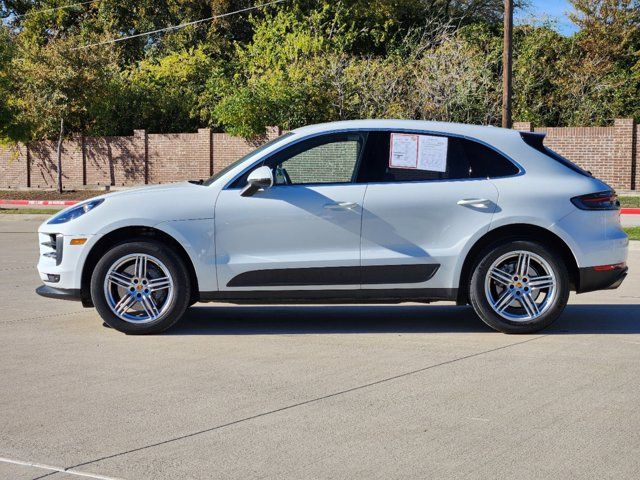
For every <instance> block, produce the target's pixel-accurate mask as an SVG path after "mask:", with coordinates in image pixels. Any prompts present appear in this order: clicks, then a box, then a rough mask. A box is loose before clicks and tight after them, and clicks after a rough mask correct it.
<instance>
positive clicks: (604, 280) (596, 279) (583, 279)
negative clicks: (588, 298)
mask: <svg viewBox="0 0 640 480" xmlns="http://www.w3.org/2000/svg"><path fill="white" fill-rule="evenodd" d="M628 270H629V269H628V267H626V266H621V267H620V268H615V269H612V270H604V271H602V270H598V269H596V268H594V267H587V268H581V269H580V279H579V285H578V289H577V290H576V292H577V293H585V292H593V291H595V290H611V289H614V288H618V287H619V286H620V285H621V284H622V281H623V280H624V279H625V277H626V276H627V271H628Z"/></svg>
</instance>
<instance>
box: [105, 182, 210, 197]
mask: <svg viewBox="0 0 640 480" xmlns="http://www.w3.org/2000/svg"><path fill="white" fill-rule="evenodd" d="M194 188H202V187H201V186H199V185H196V184H194V183H189V182H179V183H163V184H159V185H145V186H143V187H136V188H130V189H127V190H119V191H115V192H109V193H105V194H104V195H100V196H99V197H96V198H109V199H111V198H115V197H127V196H132V195H144V194H155V193H163V192H165V191H166V192H171V193H176V194H177V193H179V191H180V190H190V189H194Z"/></svg>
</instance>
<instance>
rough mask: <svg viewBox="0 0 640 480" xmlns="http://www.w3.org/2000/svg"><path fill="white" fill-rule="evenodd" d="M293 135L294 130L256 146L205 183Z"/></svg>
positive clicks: (205, 183) (209, 182) (216, 178)
mask: <svg viewBox="0 0 640 480" xmlns="http://www.w3.org/2000/svg"><path fill="white" fill-rule="evenodd" d="M291 135H293V132H287V133H285V134H284V135H280V136H279V137H278V138H274V139H273V140H270V141H268V142H267V143H265V144H264V145H261V146H260V147H258V148H256V149H255V150H252V151H251V152H249V153H247V154H246V155H245V156H244V157H242V158H240V159H238V160H236V161H235V162H233V163H231V165H229V166H227V167H225V168H223V169H222V170H220V171H219V172H218V173H216V174H215V175H213V177H211V178H209V179H208V180H207V181H206V182H204V183H203V185H211V184H212V183H213V182H215V181H216V180H218V179H219V178H220V177H222V176H223V175H225V174H226V173H227V172H229V171H231V170H232V169H234V168H235V167H237V166H238V165H240V164H241V163H242V162H244V161H245V160H246V159H247V158H249V157H252V156H254V155H256V154H258V153H260V152H262V151H263V150H266V149H267V148H269V147H270V146H271V145H273V144H274V143H276V142H279V141H280V140H282V139H284V138H287V137H290V136H291Z"/></svg>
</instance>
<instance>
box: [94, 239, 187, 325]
mask: <svg viewBox="0 0 640 480" xmlns="http://www.w3.org/2000/svg"><path fill="white" fill-rule="evenodd" d="M190 298H191V295H190V284H189V275H188V273H187V269H186V267H185V266H184V263H183V262H182V260H181V259H180V257H179V256H178V255H176V254H175V253H174V252H173V251H172V250H171V249H169V248H167V247H166V246H165V245H164V244H162V243H160V242H157V241H154V240H146V239H145V240H140V241H133V242H127V243H123V244H119V245H116V246H114V247H113V248H112V249H111V250H109V251H108V252H107V253H106V254H105V255H104V256H103V257H102V258H101V259H100V261H99V262H98V264H97V265H96V267H95V269H94V271H93V275H92V277H91V299H92V301H93V304H94V305H95V307H96V310H97V311H98V313H99V314H100V316H101V317H102V319H103V320H104V321H105V323H107V324H108V325H109V326H111V327H113V328H115V329H116V330H119V331H121V332H124V333H127V334H150V333H159V332H162V331H163V330H166V329H167V328H169V327H171V326H172V325H173V324H175V323H176V322H177V321H178V320H179V319H180V317H182V315H183V314H184V311H185V310H186V308H187V306H188V305H189V299H190Z"/></svg>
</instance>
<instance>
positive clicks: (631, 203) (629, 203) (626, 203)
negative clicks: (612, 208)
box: [618, 197, 640, 208]
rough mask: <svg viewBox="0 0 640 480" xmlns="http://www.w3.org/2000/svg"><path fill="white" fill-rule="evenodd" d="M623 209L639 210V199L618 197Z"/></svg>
mask: <svg viewBox="0 0 640 480" xmlns="http://www.w3.org/2000/svg"><path fill="white" fill-rule="evenodd" d="M618 198H619V200H620V206H621V207H623V208H640V197H618Z"/></svg>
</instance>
